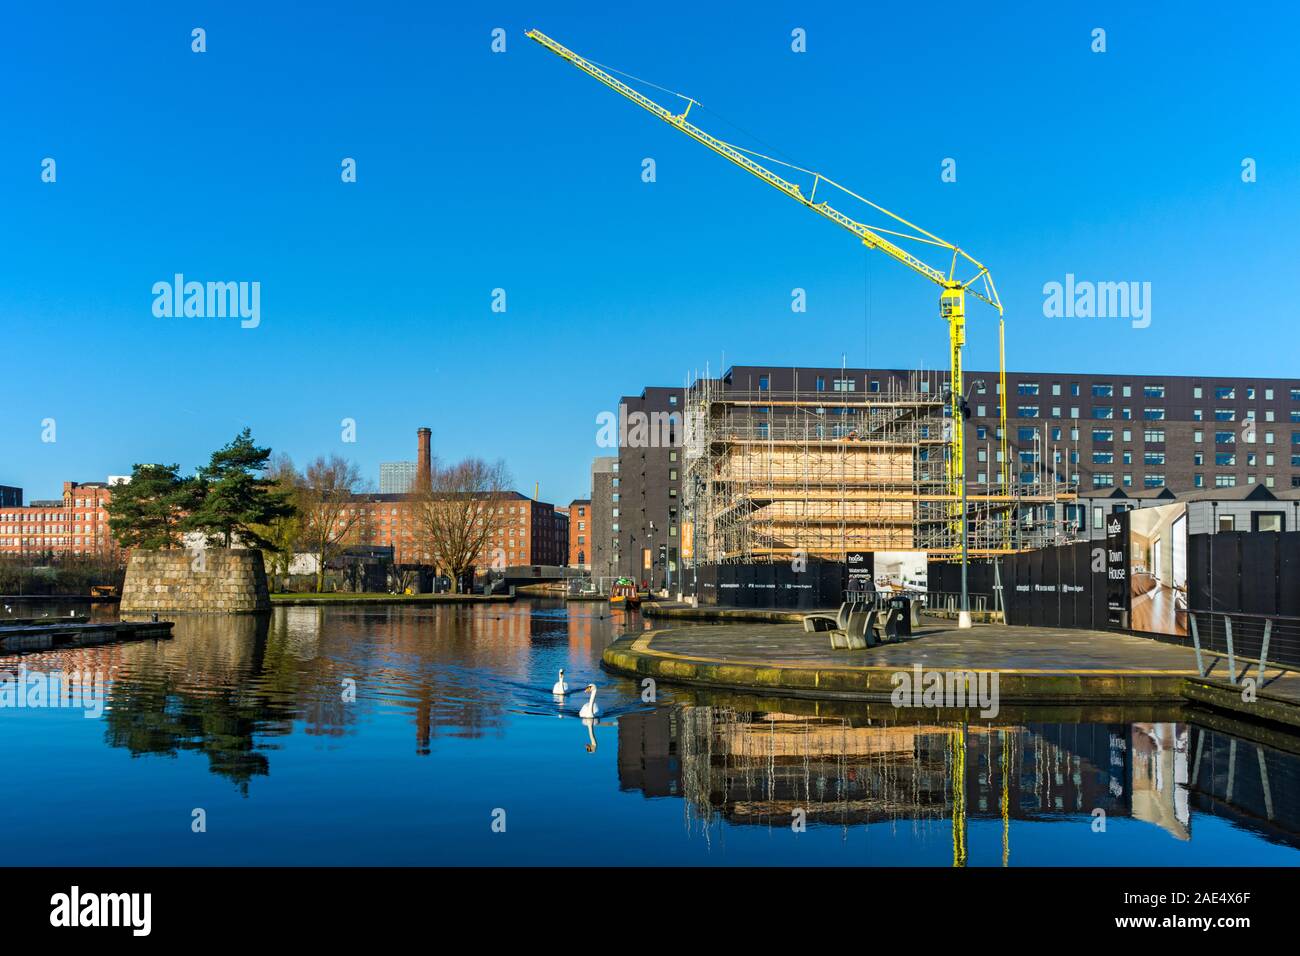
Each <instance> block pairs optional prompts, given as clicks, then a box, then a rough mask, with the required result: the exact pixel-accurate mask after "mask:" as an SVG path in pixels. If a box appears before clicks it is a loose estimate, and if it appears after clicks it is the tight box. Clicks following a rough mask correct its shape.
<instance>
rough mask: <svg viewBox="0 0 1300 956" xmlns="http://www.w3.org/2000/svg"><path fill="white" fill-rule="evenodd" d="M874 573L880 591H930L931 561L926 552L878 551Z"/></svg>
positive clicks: (877, 588)
mask: <svg viewBox="0 0 1300 956" xmlns="http://www.w3.org/2000/svg"><path fill="white" fill-rule="evenodd" d="M874 572H875V579H876V590H878V591H920V592H922V593H924V592H925V591H927V590H928V584H927V582H928V580H929V561H928V558H927V555H926V552H924V551H877V552H876V553H875V568H874Z"/></svg>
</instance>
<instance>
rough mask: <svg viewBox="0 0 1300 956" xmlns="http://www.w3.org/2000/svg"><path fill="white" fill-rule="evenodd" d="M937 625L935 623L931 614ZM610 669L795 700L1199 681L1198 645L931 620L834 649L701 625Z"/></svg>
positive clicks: (781, 629)
mask: <svg viewBox="0 0 1300 956" xmlns="http://www.w3.org/2000/svg"><path fill="white" fill-rule="evenodd" d="M927 620H928V621H930V622H933V620H934V619H927ZM604 661H605V664H606V666H608V667H609V668H610V669H612V670H615V671H619V672H622V673H627V674H634V675H646V676H654V677H656V678H660V679H663V680H666V681H670V682H671V681H679V682H683V683H688V684H696V685H702V686H713V687H727V688H731V689H739V690H756V691H763V692H766V693H772V694H782V695H789V696H809V697H829V698H835V697H839V698H845V697H847V698H857V699H864V700H887V699H889V697H890V694H891V693H892V692H893V690H894V688H895V687H896V686H897V680H896V677H895V675H897V674H898V673H899V672H900V671H912V670H913V668H914V667H917V666H919V667H920V668H922V670H924V671H939V672H948V673H951V672H965V671H971V672H975V673H976V674H978V673H980V672H996V673H997V674H998V677H999V693H1000V694H1001V696H1002V698H1003V699H1004V700H1008V701H1010V700H1016V701H1021V702H1034V701H1041V702H1050V703H1063V702H1070V703H1083V702H1094V701H1096V702H1100V701H1106V702H1117V701H1125V702H1130V703H1132V702H1138V701H1142V702H1152V701H1174V700H1178V701H1181V700H1183V699H1184V698H1183V694H1182V688H1183V684H1184V683H1185V681H1186V680H1187V679H1188V678H1194V677H1196V661H1195V656H1194V655H1193V653H1192V651H1191V650H1190V649H1185V648H1182V647H1177V646H1174V645H1171V644H1163V643H1159V642H1157V641H1153V640H1149V639H1146V638H1139V637H1130V636H1128V635H1124V634H1114V633H1110V632H1106V631H1082V630H1060V629H1051V628H1028V627H1007V626H1005V625H986V626H977V627H974V628H971V629H969V630H964V631H963V630H958V629H956V628H955V627H951V626H950V625H948V624H947V622H944V623H943V624H936V623H929V624H928V625H927V626H926V627H924V628H922V629H921V630H920V631H918V632H917V633H916V634H915V635H914V636H912V637H911V638H906V639H904V640H902V641H900V642H898V643H895V644H886V645H882V646H879V647H874V648H869V649H865V650H858V651H840V650H835V651H833V650H831V648H830V640H829V637H828V635H826V634H825V633H814V634H810V633H807V632H805V631H804V630H803V627H802V625H800V624H781V623H743V624H698V625H687V626H677V627H667V628H664V629H661V630H657V631H650V632H646V633H642V634H637V635H629V636H628V637H625V638H621V639H620V640H618V641H616V642H614V643H613V644H611V645H610V646H609V647H608V648H607V649H606V651H605V655H604Z"/></svg>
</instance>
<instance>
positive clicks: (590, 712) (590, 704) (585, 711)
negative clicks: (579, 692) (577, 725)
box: [578, 684, 600, 720]
mask: <svg viewBox="0 0 1300 956" xmlns="http://www.w3.org/2000/svg"><path fill="white" fill-rule="evenodd" d="M583 690H589V691H591V696H590V697H588V698H587V702H586V703H585V704H583V705H582V709H581V710H580V711H578V716H579V717H581V718H582V719H583V720H590V719H591V718H593V717H595V716H596V715H597V714H599V713H600V708H599V707H597V706H596V685H595V684H588V685H587V686H586V687H584V688H583Z"/></svg>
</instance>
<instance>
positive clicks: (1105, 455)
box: [1092, 451, 1115, 465]
mask: <svg viewBox="0 0 1300 956" xmlns="http://www.w3.org/2000/svg"><path fill="white" fill-rule="evenodd" d="M1092 463H1093V464H1094V465H1113V464H1115V453H1114V452H1113V451H1094V452H1093V453H1092Z"/></svg>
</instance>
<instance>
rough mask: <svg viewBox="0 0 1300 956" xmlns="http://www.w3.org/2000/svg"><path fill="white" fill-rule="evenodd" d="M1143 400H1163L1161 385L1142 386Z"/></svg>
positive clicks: (1163, 389)
mask: <svg viewBox="0 0 1300 956" xmlns="http://www.w3.org/2000/svg"><path fill="white" fill-rule="evenodd" d="M1142 397H1143V398H1164V397H1165V387H1164V386H1163V385H1144V386H1142Z"/></svg>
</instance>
